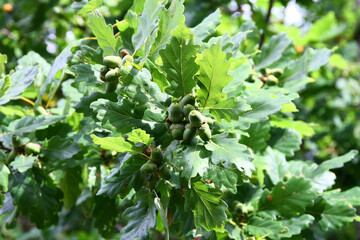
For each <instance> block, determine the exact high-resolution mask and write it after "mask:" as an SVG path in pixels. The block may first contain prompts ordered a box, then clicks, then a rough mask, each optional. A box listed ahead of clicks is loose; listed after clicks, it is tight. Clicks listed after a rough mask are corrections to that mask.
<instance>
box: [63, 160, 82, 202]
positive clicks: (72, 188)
mask: <svg viewBox="0 0 360 240" xmlns="http://www.w3.org/2000/svg"><path fill="white" fill-rule="evenodd" d="M81 183H82V178H81V168H80V167H79V166H78V167H75V168H68V169H66V170H65V171H64V172H63V175H62V177H61V179H60V189H61V190H62V192H63V193H64V200H63V201H64V206H65V208H66V209H70V208H71V207H72V206H74V205H75V203H76V200H77V198H78V197H79V196H80V193H81Z"/></svg>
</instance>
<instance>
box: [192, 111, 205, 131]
mask: <svg viewBox="0 0 360 240" xmlns="http://www.w3.org/2000/svg"><path fill="white" fill-rule="evenodd" d="M189 122H190V124H191V126H192V127H200V126H201V124H202V123H203V115H202V114H201V113H200V112H199V111H196V110H192V111H191V112H190V113H189Z"/></svg>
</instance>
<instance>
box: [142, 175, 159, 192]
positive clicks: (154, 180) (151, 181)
mask: <svg viewBox="0 0 360 240" xmlns="http://www.w3.org/2000/svg"><path fill="white" fill-rule="evenodd" d="M158 181H159V178H158V177H157V176H156V175H151V176H149V177H148V179H147V181H146V184H145V186H146V187H147V188H149V189H151V190H152V189H155V188H156V186H157V184H158Z"/></svg>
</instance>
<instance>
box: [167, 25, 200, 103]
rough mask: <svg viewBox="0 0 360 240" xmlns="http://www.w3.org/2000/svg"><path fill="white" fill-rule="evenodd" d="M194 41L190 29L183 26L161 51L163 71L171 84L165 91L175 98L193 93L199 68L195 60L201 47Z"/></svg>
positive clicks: (173, 33) (176, 30)
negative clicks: (195, 76)
mask: <svg viewBox="0 0 360 240" xmlns="http://www.w3.org/2000/svg"><path fill="white" fill-rule="evenodd" d="M193 39H194V36H193V35H192V34H190V30H189V28H187V27H186V26H185V25H184V24H182V25H180V26H178V27H177V28H176V29H175V30H174V31H173V32H172V38H171V41H170V43H169V44H168V45H167V46H166V48H165V49H163V50H160V56H161V58H162V61H163V66H162V69H163V71H164V72H165V73H166V75H167V79H168V81H169V83H170V86H169V87H167V88H166V89H165V91H166V92H167V93H168V94H170V95H172V96H174V97H182V96H185V95H186V94H189V93H191V92H192V90H193V88H194V87H195V84H196V82H195V80H194V75H195V74H196V72H197V71H198V69H199V66H198V65H197V64H196V63H195V58H196V53H197V52H198V50H199V46H198V45H194V43H193Z"/></svg>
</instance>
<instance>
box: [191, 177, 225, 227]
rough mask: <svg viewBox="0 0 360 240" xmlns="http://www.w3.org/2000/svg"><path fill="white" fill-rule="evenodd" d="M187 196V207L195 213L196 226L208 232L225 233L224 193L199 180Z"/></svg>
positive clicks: (193, 183) (192, 185)
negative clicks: (222, 198)
mask: <svg viewBox="0 0 360 240" xmlns="http://www.w3.org/2000/svg"><path fill="white" fill-rule="evenodd" d="M186 194H187V195H186V196H187V197H186V198H185V201H186V202H185V205H187V206H188V207H190V208H191V209H192V211H193V212H194V221H195V226H196V227H200V226H201V227H203V228H204V229H205V230H207V231H212V230H215V231H223V229H224V225H225V219H226V213H225V210H226V208H227V205H226V203H225V202H224V201H223V200H221V197H222V192H221V191H220V190H219V189H215V188H211V187H209V186H208V185H207V184H205V183H203V182H202V181H200V180H199V179H197V180H194V181H193V182H192V183H191V189H188V190H187V191H186ZM185 208H187V207H185Z"/></svg>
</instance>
